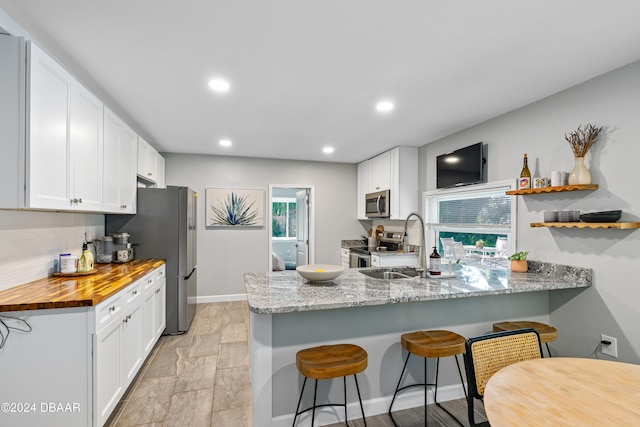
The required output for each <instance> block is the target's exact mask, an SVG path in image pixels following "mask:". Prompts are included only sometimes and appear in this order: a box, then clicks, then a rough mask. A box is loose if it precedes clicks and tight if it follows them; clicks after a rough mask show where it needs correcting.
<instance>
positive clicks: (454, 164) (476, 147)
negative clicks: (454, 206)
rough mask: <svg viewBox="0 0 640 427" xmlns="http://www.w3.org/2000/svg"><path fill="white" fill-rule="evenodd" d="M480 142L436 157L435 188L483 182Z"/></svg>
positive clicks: (482, 158)
mask: <svg viewBox="0 0 640 427" xmlns="http://www.w3.org/2000/svg"><path fill="white" fill-rule="evenodd" d="M484 163H485V159H484V157H483V150H482V142H478V143H477V144H473V145H470V146H468V147H464V148H460V149H458V150H456V151H453V152H451V153H447V154H442V155H440V156H438V157H437V158H436V177H437V178H436V188H451V187H458V186H461V185H470V184H477V183H480V182H484Z"/></svg>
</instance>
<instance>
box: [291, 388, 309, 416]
mask: <svg viewBox="0 0 640 427" xmlns="http://www.w3.org/2000/svg"><path fill="white" fill-rule="evenodd" d="M305 385H307V377H304V381H303V382H302V390H300V399H298V406H296V414H295V415H294V417H293V425H292V427H295V425H296V418H298V415H299V414H300V412H298V411H299V410H300V402H302V393H304V386H305Z"/></svg>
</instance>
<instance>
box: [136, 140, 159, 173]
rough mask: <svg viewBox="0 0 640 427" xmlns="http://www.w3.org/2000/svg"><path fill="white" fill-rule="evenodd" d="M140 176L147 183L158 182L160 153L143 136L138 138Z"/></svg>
mask: <svg viewBox="0 0 640 427" xmlns="http://www.w3.org/2000/svg"><path fill="white" fill-rule="evenodd" d="M163 175H164V173H163ZM138 176H139V177H140V178H142V179H143V180H145V181H150V182H152V183H157V182H158V152H157V151H156V149H155V148H153V147H152V146H151V144H149V143H148V142H147V141H145V140H144V138H142V137H141V136H139V137H138Z"/></svg>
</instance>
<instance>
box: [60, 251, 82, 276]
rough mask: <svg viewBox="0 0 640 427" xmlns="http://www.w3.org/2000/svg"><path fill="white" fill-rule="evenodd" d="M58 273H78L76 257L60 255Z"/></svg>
mask: <svg viewBox="0 0 640 427" xmlns="http://www.w3.org/2000/svg"><path fill="white" fill-rule="evenodd" d="M59 259H60V273H66V274H68V273H75V272H77V271H78V257H77V256H72V255H71V254H60V258H59Z"/></svg>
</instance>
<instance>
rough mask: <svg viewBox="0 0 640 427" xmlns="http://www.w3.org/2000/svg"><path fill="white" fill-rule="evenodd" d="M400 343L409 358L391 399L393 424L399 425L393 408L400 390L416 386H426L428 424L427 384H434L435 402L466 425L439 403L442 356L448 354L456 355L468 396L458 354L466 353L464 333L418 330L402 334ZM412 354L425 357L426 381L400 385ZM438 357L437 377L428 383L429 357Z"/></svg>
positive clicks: (463, 387)
mask: <svg viewBox="0 0 640 427" xmlns="http://www.w3.org/2000/svg"><path fill="white" fill-rule="evenodd" d="M400 343H401V344H402V347H403V348H404V349H405V350H407V352H408V354H407V360H405V362H404V367H403V368H402V372H401V373H400V379H399V380H398V385H397V386H396V391H395V392H394V393H393V398H392V399H391V405H390V406H389V416H390V417H391V421H393V424H394V425H395V426H397V425H398V424H396V421H395V420H394V419H393V415H392V413H391V410H392V408H393V402H394V401H395V400H396V395H397V394H398V392H400V391H402V390H404V389H407V388H409V387H416V386H424V425H425V426H426V425H427V386H433V387H435V388H434V395H433V400H434V401H435V404H436V405H437V406H438V407H439V408H440V409H442V410H443V411H445V412H446V413H447V414H449V415H450V416H451V417H452V418H453V419H454V420H456V421H457V422H458V424H460V425H461V426H464V424H462V422H461V421H460V420H459V419H458V418H456V417H455V415H453V414H452V413H451V412H449V411H448V410H447V409H446V408H444V407H443V406H442V405H440V403H438V368H439V367H440V358H441V357H447V356H454V357H455V358H456V365H457V366H458V374H459V375H460V383H461V384H462V389H463V390H464V394H465V396H466V394H467V390H466V389H465V386H464V380H463V378H462V370H461V369H460V363H459V362H458V355H459V354H463V353H464V349H465V338H464V337H463V336H462V335H458V334H456V333H455V332H451V331H440V330H436V331H418V332H409V333H406V334H402V336H401V338H400ZM412 354H415V355H416V356H419V357H424V383H422V384H410V385H407V386H404V387H400V384H401V383H402V377H403V375H404V371H405V370H406V368H407V364H408V363H409V357H411V355H412ZM429 358H431V359H434V358H435V359H436V378H435V383H427V359H429Z"/></svg>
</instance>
